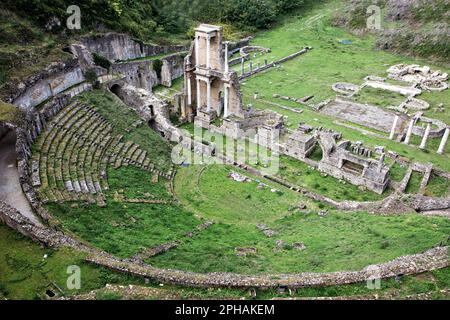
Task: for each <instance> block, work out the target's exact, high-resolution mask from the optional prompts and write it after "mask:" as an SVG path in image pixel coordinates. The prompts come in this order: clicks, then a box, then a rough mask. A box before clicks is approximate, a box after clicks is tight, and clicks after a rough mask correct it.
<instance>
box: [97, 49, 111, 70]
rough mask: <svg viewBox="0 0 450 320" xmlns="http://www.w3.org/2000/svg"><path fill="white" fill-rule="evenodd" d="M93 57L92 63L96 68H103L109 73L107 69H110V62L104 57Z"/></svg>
mask: <svg viewBox="0 0 450 320" xmlns="http://www.w3.org/2000/svg"><path fill="white" fill-rule="evenodd" d="M93 57H94V63H95V64H96V65H97V66H100V67H102V68H105V69H106V70H108V71H109V69H110V68H111V62H110V61H109V60H108V59H106V58H105V57H103V56H101V55H99V54H96V53H94V54H93Z"/></svg>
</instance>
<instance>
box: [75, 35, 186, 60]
mask: <svg viewBox="0 0 450 320" xmlns="http://www.w3.org/2000/svg"><path fill="white" fill-rule="evenodd" d="M81 42H82V43H83V45H85V46H86V48H87V49H88V50H89V51H91V52H94V53H97V54H99V55H101V56H103V57H105V58H107V59H109V60H111V61H117V60H123V61H124V60H130V59H136V58H142V57H148V56H155V55H160V54H164V53H169V52H179V51H186V50H187V47H186V46H179V45H168V46H159V45H154V44H147V43H143V42H140V41H137V40H134V39H133V38H131V37H130V36H128V35H126V34H120V33H106V34H100V35H91V36H85V37H82V38H81Z"/></svg>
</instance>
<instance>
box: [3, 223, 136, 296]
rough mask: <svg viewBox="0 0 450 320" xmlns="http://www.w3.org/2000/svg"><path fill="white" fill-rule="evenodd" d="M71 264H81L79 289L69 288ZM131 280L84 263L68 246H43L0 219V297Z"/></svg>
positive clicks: (94, 286)
mask: <svg viewBox="0 0 450 320" xmlns="http://www.w3.org/2000/svg"><path fill="white" fill-rule="evenodd" d="M44 255H47V258H44ZM71 265H77V266H79V267H80V268H81V289H80V290H69V289H68V288H67V285H66V282H67V278H68V276H69V274H68V273H67V268H68V267H69V266H71ZM131 280H132V277H128V276H125V275H121V274H116V273H113V272H110V271H108V270H106V269H103V268H98V267H94V266H92V265H90V264H87V263H85V262H84V256H83V254H81V253H79V252H76V251H73V250H70V249H68V248H61V249H59V250H56V251H55V250H52V249H44V248H42V247H40V246H38V245H37V244H35V243H34V242H32V241H31V240H29V239H28V238H25V237H23V236H22V235H20V234H19V233H17V232H15V231H14V230H12V229H10V228H9V227H7V226H5V225H4V224H3V223H1V222H0V297H1V296H4V297H6V298H8V299H45V298H47V296H46V290H47V288H50V289H51V290H53V291H56V292H57V293H58V294H59V295H62V294H65V295H72V294H79V293H84V292H88V291H90V290H94V289H98V288H101V287H103V286H104V285H105V284H106V283H117V282H120V283H126V282H130V281H131ZM134 282H136V281H135V280H134ZM54 284H56V286H57V287H59V288H60V289H62V291H63V293H61V292H59V291H58V289H57V288H56V287H55V286H54Z"/></svg>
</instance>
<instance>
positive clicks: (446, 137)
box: [438, 128, 450, 154]
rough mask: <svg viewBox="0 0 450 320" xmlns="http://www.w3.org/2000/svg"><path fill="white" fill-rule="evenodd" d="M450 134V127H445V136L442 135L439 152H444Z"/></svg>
mask: <svg viewBox="0 0 450 320" xmlns="http://www.w3.org/2000/svg"><path fill="white" fill-rule="evenodd" d="M449 135H450V128H447V129H445V133H444V136H443V137H442V140H441V144H440V146H439V149H438V153H439V154H444V152H445V146H446V145H447V141H448V136H449Z"/></svg>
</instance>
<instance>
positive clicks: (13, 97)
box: [5, 59, 84, 110]
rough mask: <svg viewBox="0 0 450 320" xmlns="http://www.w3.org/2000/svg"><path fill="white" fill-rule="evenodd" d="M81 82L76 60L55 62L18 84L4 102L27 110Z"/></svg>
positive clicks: (81, 75)
mask: <svg viewBox="0 0 450 320" xmlns="http://www.w3.org/2000/svg"><path fill="white" fill-rule="evenodd" d="M83 81H84V76H83V72H82V71H81V68H80V64H79V62H78V60H77V59H71V60H69V61H66V62H55V63H52V64H51V65H49V66H48V67H47V68H46V69H44V70H43V71H41V72H40V73H38V74H37V75H33V76H31V77H28V78H27V79H25V80H23V81H22V82H21V83H19V84H18V85H17V87H16V88H15V90H14V92H12V93H11V94H10V95H9V96H8V97H6V99H5V101H6V102H8V103H12V104H14V105H16V106H18V107H20V108H22V109H24V110H29V109H30V108H31V107H34V106H37V105H38V104H40V103H42V102H44V101H46V100H48V99H49V98H51V97H53V96H55V95H57V94H58V93H61V92H62V91H64V90H66V89H68V88H70V87H72V86H74V85H76V84H78V83H80V82H83Z"/></svg>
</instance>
